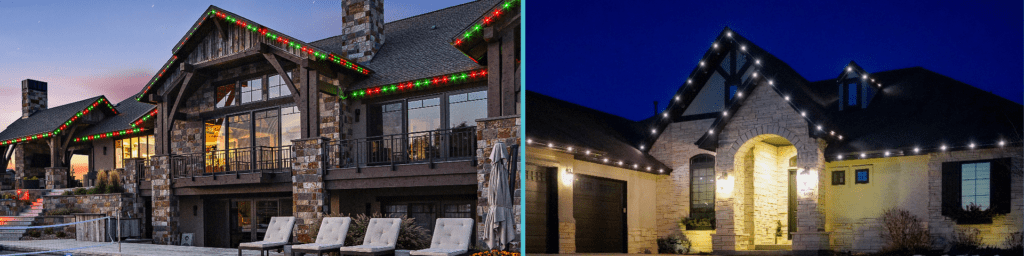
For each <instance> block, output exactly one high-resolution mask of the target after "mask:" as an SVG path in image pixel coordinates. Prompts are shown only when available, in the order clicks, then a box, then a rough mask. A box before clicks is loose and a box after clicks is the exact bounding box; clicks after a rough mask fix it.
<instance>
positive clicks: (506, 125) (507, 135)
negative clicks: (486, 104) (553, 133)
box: [476, 116, 525, 250]
mask: <svg viewBox="0 0 1024 256" xmlns="http://www.w3.org/2000/svg"><path fill="white" fill-rule="evenodd" d="M519 120H520V119H519V116H504V117H495V118H484V119H479V120H476V138H477V143H476V146H477V150H476V157H477V168H478V169H477V205H476V207H477V221H476V222H477V227H476V230H477V241H476V244H477V245H483V244H484V243H483V240H482V239H483V237H484V234H486V230H485V229H484V219H485V216H486V214H487V211H488V209H489V208H490V206H491V202H489V201H488V200H487V197H486V196H484V189H486V188H487V187H488V185H489V184H488V181H489V180H490V170H491V159H490V156H491V151H492V150H493V149H494V145H495V144H496V143H498V142H502V143H505V146H506V150H509V149H510V147H511V146H512V145H515V144H519V142H520V141H519ZM521 147H525V145H521ZM509 154H510V156H511V154H512V152H511V151H509ZM522 166H523V165H522V163H521V162H520V168H519V171H520V172H522V171H524V170H523V168H522ZM519 176H520V175H516V178H515V179H516V180H509V182H511V183H512V184H520V181H519ZM521 193H522V192H521V190H520V188H518V187H517V188H516V189H515V193H514V194H513V195H514V196H513V199H512V211H513V212H515V215H516V216H515V223H516V225H515V227H516V239H515V240H514V241H515V246H516V248H515V249H514V250H519V249H518V245H519V244H520V243H521V241H519V239H518V238H519V234H521V233H522V230H521V228H522V227H521V225H520V224H521V223H523V222H522V216H520V214H521V213H520V208H521V207H522V205H521V204H520V198H519V196H518V195H519V194H521Z"/></svg>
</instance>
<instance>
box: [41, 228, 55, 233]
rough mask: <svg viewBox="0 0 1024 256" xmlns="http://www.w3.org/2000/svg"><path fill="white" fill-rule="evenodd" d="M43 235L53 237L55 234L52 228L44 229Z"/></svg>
mask: <svg viewBox="0 0 1024 256" xmlns="http://www.w3.org/2000/svg"><path fill="white" fill-rule="evenodd" d="M43 234H46V235H52V234H53V228H52V227H51V228H44V229H43Z"/></svg>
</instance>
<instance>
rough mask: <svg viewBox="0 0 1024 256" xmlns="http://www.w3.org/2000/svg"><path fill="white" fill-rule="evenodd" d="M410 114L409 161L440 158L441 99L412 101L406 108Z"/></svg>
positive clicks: (408, 129) (408, 128) (408, 126)
mask: <svg viewBox="0 0 1024 256" xmlns="http://www.w3.org/2000/svg"><path fill="white" fill-rule="evenodd" d="M406 110H407V112H408V113H409V118H408V124H407V126H406V127H407V128H406V129H407V131H408V133H409V160H410V161H414V162H415V161H423V160H426V159H429V158H436V157H439V154H438V149H439V148H440V147H439V145H438V144H439V143H438V142H440V140H439V139H438V138H437V133H431V131H435V130H437V129H440V128H441V98H440V97H434V98H426V99H419V100H410V101H409V103H408V104H407V107H406Z"/></svg>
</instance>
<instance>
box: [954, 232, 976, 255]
mask: <svg viewBox="0 0 1024 256" xmlns="http://www.w3.org/2000/svg"><path fill="white" fill-rule="evenodd" d="M950 242H951V243H952V244H953V250H955V251H957V252H963V253H966V252H971V251H974V250H976V249H978V247H981V231H979V230H978V229H976V228H957V229H956V232H955V233H953V241H950Z"/></svg>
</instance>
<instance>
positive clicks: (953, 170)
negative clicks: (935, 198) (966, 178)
mask: <svg viewBox="0 0 1024 256" xmlns="http://www.w3.org/2000/svg"><path fill="white" fill-rule="evenodd" d="M960 175H961V173H960V163H958V162H949V163H942V215H944V216H947V217H953V218H955V217H956V213H957V210H958V209H959V208H960V200H961V198H960V190H961V188H960Z"/></svg>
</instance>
